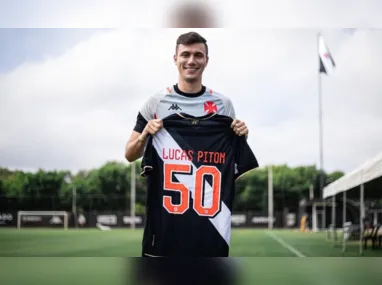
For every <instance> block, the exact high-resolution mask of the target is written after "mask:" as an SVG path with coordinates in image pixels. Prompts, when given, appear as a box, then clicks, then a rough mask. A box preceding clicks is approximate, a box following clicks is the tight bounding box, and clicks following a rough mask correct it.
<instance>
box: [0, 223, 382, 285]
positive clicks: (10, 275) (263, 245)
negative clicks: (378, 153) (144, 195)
mask: <svg viewBox="0 0 382 285" xmlns="http://www.w3.org/2000/svg"><path fill="white" fill-rule="evenodd" d="M142 234H143V231H142V230H134V231H133V230H128V229H124V230H111V231H100V230H96V229H91V230H74V229H70V230H45V229H37V230H36V229H25V230H16V229H1V230H0V256H1V258H0V284H7V285H8V284H9V285H13V284H15V285H16V284H31V285H45V284H47V285H48V284H54V285H60V284H71V285H73V284H84V283H91V284H92V285H98V284H100V285H101V284H102V285H103V284H108V285H113V284H117V285H118V284H129V282H128V280H129V277H128V276H129V274H131V272H130V271H129V266H130V265H129V264H130V263H131V261H132V260H133V258H126V257H139V256H140V250H141V238H142ZM358 250H359V245H358V244H357V243H354V242H353V243H348V245H347V249H346V252H345V253H343V252H342V245H341V244H340V242H339V241H338V242H337V243H334V242H333V241H330V240H327V237H326V233H312V232H307V233H300V232H298V231H289V230H273V231H268V230H253V229H234V230H233V231H232V238H231V250H230V255H231V256H232V257H239V259H240V260H241V264H242V272H243V280H244V281H245V282H244V284H255V282H256V284H265V285H268V284H269V285H271V284H283V285H288V284H291V285H292V284H296V285H297V284H325V285H328V284H330V285H337V284H344V285H345V284H347V285H351V284H362V283H365V284H382V274H381V273H380V272H381V269H382V259H381V258H376V257H382V250H381V249H379V250H378V249H377V250H371V249H369V248H368V249H366V250H365V251H364V254H363V256H359V253H358ZM43 257H44V258H43ZM345 257H357V258H345ZM370 257H374V258H370Z"/></svg>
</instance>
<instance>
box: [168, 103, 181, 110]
mask: <svg viewBox="0 0 382 285" xmlns="http://www.w3.org/2000/svg"><path fill="white" fill-rule="evenodd" d="M168 109H169V110H174V111H178V110H182V109H181V108H180V107H179V106H178V104H171V106H170V108H168Z"/></svg>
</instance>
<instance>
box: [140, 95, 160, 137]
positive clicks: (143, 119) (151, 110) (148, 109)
mask: <svg viewBox="0 0 382 285" xmlns="http://www.w3.org/2000/svg"><path fill="white" fill-rule="evenodd" d="M158 102H159V98H158V96H155V95H154V96H151V97H150V98H149V99H147V100H146V102H145V103H144V104H143V106H142V107H141V109H140V110H139V113H138V116H137V121H136V123H135V127H134V131H136V132H138V133H142V132H143V129H144V128H145V127H146V125H147V122H148V121H150V120H152V119H155V116H156V115H155V113H156V109H157V106H158Z"/></svg>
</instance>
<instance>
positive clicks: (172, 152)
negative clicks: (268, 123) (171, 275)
mask: <svg viewBox="0 0 382 285" xmlns="http://www.w3.org/2000/svg"><path fill="white" fill-rule="evenodd" d="M232 120H233V119H232V118H230V117H228V116H222V115H218V114H212V115H206V116H203V117H192V116H189V115H185V114H173V115H170V116H168V117H166V118H164V119H163V128H162V129H161V130H160V131H159V132H158V133H156V134H155V136H153V137H150V138H149V140H148V142H147V146H146V149H145V153H144V156H143V160H142V176H144V177H146V178H147V183H148V187H147V191H148V193H147V204H146V207H147V208H146V210H147V212H146V215H147V217H146V225H145V230H144V237H143V250H142V255H143V256H202V257H214V256H223V257H224V256H228V255H229V244H230V236H231V210H232V203H233V200H234V196H235V180H236V179H237V178H238V177H240V176H241V175H243V174H244V173H246V172H248V171H249V170H252V169H254V168H256V167H258V162H257V160H256V157H255V155H254V154H253V152H252V150H251V148H250V147H249V145H248V144H247V141H246V139H245V138H244V137H239V136H237V135H236V134H235V133H234V132H233V130H232V128H231V127H230V125H231V123H232Z"/></svg>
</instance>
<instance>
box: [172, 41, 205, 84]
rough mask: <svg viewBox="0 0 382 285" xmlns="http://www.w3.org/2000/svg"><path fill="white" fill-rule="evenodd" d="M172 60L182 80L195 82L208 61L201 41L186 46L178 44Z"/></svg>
mask: <svg viewBox="0 0 382 285" xmlns="http://www.w3.org/2000/svg"><path fill="white" fill-rule="evenodd" d="M174 61H175V64H176V66H177V67H178V71H179V74H180V76H181V77H182V78H183V80H185V81H186V82H190V83H192V82H195V81H196V80H198V79H200V78H201V77H202V74H203V71H204V68H205V67H206V66H207V63H208V57H207V55H206V47H205V45H204V44H203V43H198V44H192V45H187V46H186V45H182V44H180V45H179V46H178V51H177V53H176V55H174Z"/></svg>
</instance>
